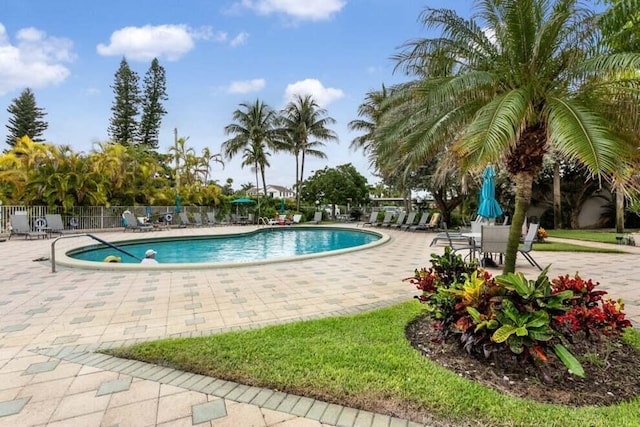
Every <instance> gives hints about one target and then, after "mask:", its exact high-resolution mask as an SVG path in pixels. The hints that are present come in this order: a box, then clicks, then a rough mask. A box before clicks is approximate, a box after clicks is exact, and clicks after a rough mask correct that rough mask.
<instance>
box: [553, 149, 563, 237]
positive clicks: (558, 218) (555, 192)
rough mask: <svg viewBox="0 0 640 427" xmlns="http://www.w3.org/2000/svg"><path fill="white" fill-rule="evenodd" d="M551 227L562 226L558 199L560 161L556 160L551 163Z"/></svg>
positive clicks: (559, 200)
mask: <svg viewBox="0 0 640 427" xmlns="http://www.w3.org/2000/svg"><path fill="white" fill-rule="evenodd" d="M553 228H555V229H556V230H559V229H561V228H562V208H561V199H560V163H559V162H558V160H556V161H555V163H554V165H553Z"/></svg>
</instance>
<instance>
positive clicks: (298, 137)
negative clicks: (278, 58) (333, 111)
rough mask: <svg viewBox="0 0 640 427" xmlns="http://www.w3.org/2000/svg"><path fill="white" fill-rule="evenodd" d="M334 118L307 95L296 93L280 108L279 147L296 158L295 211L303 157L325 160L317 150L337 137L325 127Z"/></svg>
mask: <svg viewBox="0 0 640 427" xmlns="http://www.w3.org/2000/svg"><path fill="white" fill-rule="evenodd" d="M334 123H335V120H334V119H333V118H332V117H329V116H327V111H326V110H324V109H322V108H320V107H319V106H318V104H317V103H316V102H315V101H314V100H313V98H312V97H311V95H306V96H302V95H297V96H296V97H295V98H294V99H293V101H291V102H289V103H288V104H287V106H286V107H285V109H284V110H283V111H282V116H281V125H282V130H283V132H284V137H283V138H284V140H283V141H282V144H283V149H285V150H287V151H289V152H290V153H292V154H293V155H294V156H295V157H296V210H298V211H299V210H300V193H301V192H300V183H301V182H302V181H303V179H304V160H305V157H306V156H313V157H317V158H321V159H326V158H327V156H326V154H325V153H324V152H322V151H321V150H320V148H321V147H324V145H325V144H324V142H330V141H337V140H338V136H337V135H336V133H335V132H334V131H332V130H331V129H329V128H328V127H327V126H328V125H331V124H334Z"/></svg>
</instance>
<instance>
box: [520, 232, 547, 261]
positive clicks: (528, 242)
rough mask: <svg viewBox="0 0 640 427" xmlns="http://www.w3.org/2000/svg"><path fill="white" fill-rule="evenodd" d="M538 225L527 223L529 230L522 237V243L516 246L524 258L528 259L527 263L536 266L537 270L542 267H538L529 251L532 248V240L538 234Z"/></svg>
mask: <svg viewBox="0 0 640 427" xmlns="http://www.w3.org/2000/svg"><path fill="white" fill-rule="evenodd" d="M538 227H539V224H529V231H527V235H526V236H525V238H524V243H523V244H522V246H520V247H519V248H518V252H520V253H521V254H522V256H523V257H524V259H526V260H527V261H529V264H531V265H532V266H534V267H537V268H538V270H542V267H540V265H539V264H538V263H537V262H536V260H535V259H533V257H532V256H531V251H532V250H533V242H534V241H535V240H536V237H537V235H538Z"/></svg>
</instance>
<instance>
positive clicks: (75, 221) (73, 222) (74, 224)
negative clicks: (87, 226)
mask: <svg viewBox="0 0 640 427" xmlns="http://www.w3.org/2000/svg"><path fill="white" fill-rule="evenodd" d="M78 224H80V223H79V222H78V218H71V219H70V220H69V225H70V226H72V227H73V228H76V227H77V226H78Z"/></svg>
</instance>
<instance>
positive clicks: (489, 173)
mask: <svg viewBox="0 0 640 427" xmlns="http://www.w3.org/2000/svg"><path fill="white" fill-rule="evenodd" d="M495 176H496V173H495V171H494V170H493V166H491V165H488V166H487V167H486V169H485V170H484V172H483V173H482V178H483V179H482V189H481V190H480V205H479V206H478V216H481V217H483V218H487V219H495V218H497V217H499V216H500V215H502V208H501V207H500V204H499V203H498V201H497V200H496V184H495V182H494V178H495Z"/></svg>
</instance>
